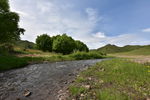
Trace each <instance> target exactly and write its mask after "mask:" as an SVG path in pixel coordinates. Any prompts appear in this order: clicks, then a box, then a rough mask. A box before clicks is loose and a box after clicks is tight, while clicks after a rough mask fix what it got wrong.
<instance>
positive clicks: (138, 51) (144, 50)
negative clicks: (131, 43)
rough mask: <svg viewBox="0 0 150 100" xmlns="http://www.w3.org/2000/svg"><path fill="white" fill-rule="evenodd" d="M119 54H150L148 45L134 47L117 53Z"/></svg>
mask: <svg viewBox="0 0 150 100" xmlns="http://www.w3.org/2000/svg"><path fill="white" fill-rule="evenodd" d="M117 54H120V55H150V46H147V47H143V48H140V49H136V50H133V51H129V52H123V53H117Z"/></svg>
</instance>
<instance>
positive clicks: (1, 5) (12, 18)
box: [0, 0, 25, 43]
mask: <svg viewBox="0 0 150 100" xmlns="http://www.w3.org/2000/svg"><path fill="white" fill-rule="evenodd" d="M18 22H19V16H18V14H17V13H15V12H11V11H10V7H9V3H8V0H0V43H6V42H11V41H12V40H18V39H20V35H21V34H23V33H24V31H25V30H24V29H23V28H19V25H18Z"/></svg>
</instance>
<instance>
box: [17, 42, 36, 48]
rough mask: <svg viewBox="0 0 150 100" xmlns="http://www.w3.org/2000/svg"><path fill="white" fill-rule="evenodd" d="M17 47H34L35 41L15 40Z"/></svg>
mask: <svg viewBox="0 0 150 100" xmlns="http://www.w3.org/2000/svg"><path fill="white" fill-rule="evenodd" d="M15 46H16V47H20V48H25V49H34V48H35V43H33V42H29V41H27V40H20V41H16V42H15Z"/></svg>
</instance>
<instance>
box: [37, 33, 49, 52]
mask: <svg viewBox="0 0 150 100" xmlns="http://www.w3.org/2000/svg"><path fill="white" fill-rule="evenodd" d="M36 46H37V48H38V49H39V50H42V51H50V52H51V51H52V39H51V37H50V36H48V35H47V34H43V35H40V36H38V37H37V39H36Z"/></svg>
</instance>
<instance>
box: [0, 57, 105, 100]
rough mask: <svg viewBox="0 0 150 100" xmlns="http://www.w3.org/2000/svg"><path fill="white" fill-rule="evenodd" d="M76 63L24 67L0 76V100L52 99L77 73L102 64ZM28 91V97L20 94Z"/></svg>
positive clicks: (65, 62) (85, 61)
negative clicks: (29, 93)
mask: <svg viewBox="0 0 150 100" xmlns="http://www.w3.org/2000/svg"><path fill="white" fill-rule="evenodd" d="M102 60H103V59H98V60H80V61H63V62H54V63H42V64H33V65H28V66H26V67H24V68H20V69H14V70H10V71H6V72H1V73H0V100H56V98H57V95H58V91H59V90H60V89H62V88H64V87H65V86H68V84H69V83H70V82H71V81H72V80H73V79H74V78H75V77H76V75H77V73H78V72H80V71H82V70H84V69H86V68H87V67H89V66H91V65H93V64H95V63H97V62H100V61H102ZM25 90H27V91H30V92H31V95H30V96H29V97H25V96H24V91H25Z"/></svg>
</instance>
